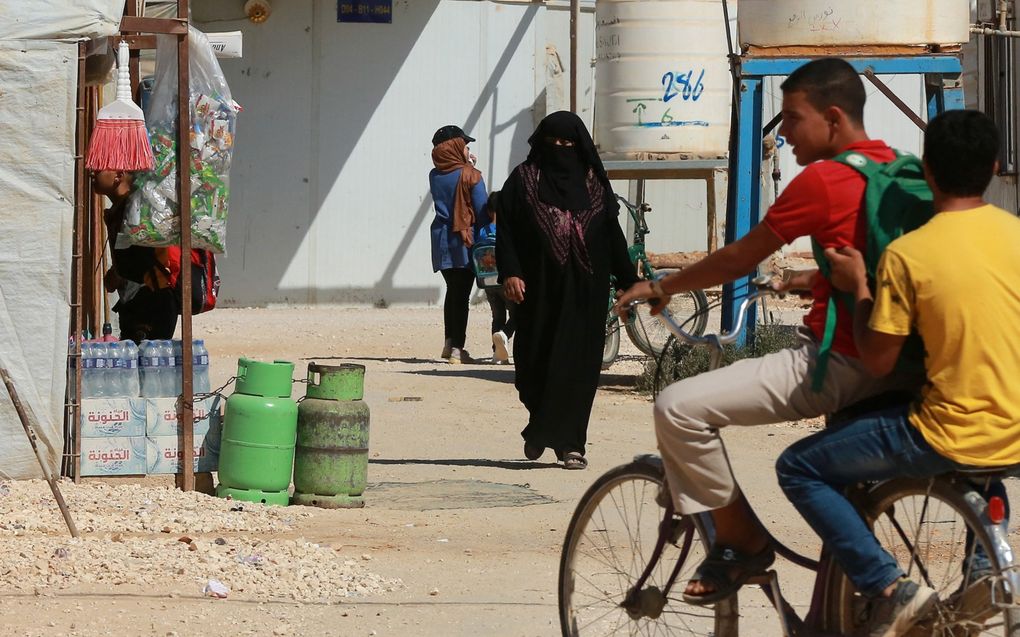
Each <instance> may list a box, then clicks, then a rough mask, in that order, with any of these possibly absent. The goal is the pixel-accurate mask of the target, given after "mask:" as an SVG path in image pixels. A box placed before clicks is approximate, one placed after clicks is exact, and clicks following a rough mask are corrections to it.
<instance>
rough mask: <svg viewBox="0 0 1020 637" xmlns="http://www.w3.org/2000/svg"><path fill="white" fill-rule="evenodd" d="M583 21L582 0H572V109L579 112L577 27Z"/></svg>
mask: <svg viewBox="0 0 1020 637" xmlns="http://www.w3.org/2000/svg"><path fill="white" fill-rule="evenodd" d="M580 21H581V0H570V111H571V112H573V113H576V112H577V66H578V64H577V28H578V23H580Z"/></svg>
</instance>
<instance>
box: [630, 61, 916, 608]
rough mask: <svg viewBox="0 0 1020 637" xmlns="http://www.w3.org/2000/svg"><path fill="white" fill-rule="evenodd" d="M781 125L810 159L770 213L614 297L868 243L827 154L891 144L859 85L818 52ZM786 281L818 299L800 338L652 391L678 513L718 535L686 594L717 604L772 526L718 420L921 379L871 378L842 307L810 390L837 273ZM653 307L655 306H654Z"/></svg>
mask: <svg viewBox="0 0 1020 637" xmlns="http://www.w3.org/2000/svg"><path fill="white" fill-rule="evenodd" d="M782 89H783V110H782V115H783V123H782V126H781V127H780V130H779V132H780V134H781V135H783V136H784V137H785V138H786V140H787V142H788V143H789V144H790V145H791V146H792V147H793V153H794V156H795V157H796V158H797V163H798V164H800V165H801V166H806V168H805V169H804V171H803V172H802V173H801V174H800V175H798V176H797V177H796V178H795V179H794V180H793V181H792V182H790V184H789V185H788V186H787V187H786V190H784V191H783V194H782V195H781V196H780V197H779V198H778V199H777V200H776V202H775V203H774V204H773V205H772V207H771V208H769V211H768V213H767V214H766V215H765V218H764V219H763V220H762V222H761V223H759V224H758V225H757V226H755V227H754V228H753V229H751V231H750V232H749V233H748V234H747V235H746V236H744V237H742V238H741V239H739V240H738V241H735V242H733V243H731V244H729V245H727V246H725V247H723V248H721V249H720V250H718V251H716V252H713V253H712V254H710V255H709V256H707V257H706V258H704V259H702V260H701V261H700V262H698V263H696V264H694V265H692V266H690V267H689V268H686V269H684V270H682V271H680V272H677V273H676V274H673V275H670V276H668V277H666V278H665V279H663V280H661V281H642V282H640V283H637V284H635V285H634V286H632V287H631V288H630V289H629V290H627V292H626V293H624V294H623V296H622V297H621V298H620V300H619V302H618V307H624V306H625V304H627V303H628V302H629V301H631V300H633V299H639V298H658V299H661V300H662V301H663V302H664V303H660V304H659V305H658V306H657V307H659V308H661V307H664V305H666V304H668V303H669V296H670V295H671V294H677V293H679V292H683V291H687V290H694V289H702V288H709V287H713V286H716V285H720V284H723V283H728V282H730V281H733V280H735V279H737V278H740V277H743V276H746V275H747V273H748V272H751V271H753V270H754V269H755V268H756V267H757V266H758V264H759V263H761V262H762V261H764V260H765V259H766V258H768V256H769V255H771V254H772V253H773V252H775V251H776V250H778V249H779V248H780V247H782V245H783V244H785V243H790V242H792V241H793V240H794V239H797V238H798V237H802V236H811V237H812V238H814V239H815V240H817V241H818V242H819V243H820V244H821V245H822V247H823V248H830V247H841V246H846V245H853V246H856V247H858V248H859V249H862V250H863V249H864V238H865V236H866V228H865V227H863V224H862V223H858V217H861V218H862V219H863V215H861V211H862V206H863V204H864V188H865V185H866V183H865V179H864V177H863V176H861V174H860V173H858V172H857V171H856V170H854V169H853V168H850V167H849V166H845V165H843V164H840V163H838V162H834V161H829V160H831V159H832V158H833V157H836V156H837V155H839V154H841V153H843V152H844V151H847V150H854V151H856V152H859V153H861V154H863V155H866V156H867V157H869V158H871V159H873V160H875V161H878V162H888V161H891V160H892V159H894V158H895V156H896V155H895V152H894V151H893V150H892V149H891V148H889V147H888V146H887V145H886V144H885V143H884V142H882V141H879V140H871V139H869V138H868V135H867V133H866V132H865V130H864V102H865V99H866V95H865V92H864V85H863V84H862V82H861V79H860V77H859V76H858V75H857V72H856V71H855V70H854V69H853V67H852V66H850V64H848V63H847V62H846V61H844V60H841V59H838V58H825V59H819V60H814V61H812V62H809V63H808V64H805V65H804V66H802V67H801V68H799V69H797V70H796V71H795V72H794V73H793V74H791V75H790V76H789V78H787V80H786V81H785V82H783V84H782ZM785 287H786V288H787V289H800V288H810V289H811V296H812V298H813V301H814V302H813V304H812V307H811V310H810V312H809V313H808V315H807V317H805V319H804V323H805V327H803V328H801V343H800V345H799V346H798V347H795V348H792V349H786V350H782V351H779V352H775V353H773V354H769V355H766V356H763V357H760V358H754V359H744V360H741V361H737V362H736V363H734V364H732V365H729V366H727V367H723V368H720V369H717V370H715V371H711V372H708V373H705V374H701V375H699V376H695V377H692V378H687V379H684V380H682V381H680V382H677V383H674V384H673V385H671V386H669V387H668V388H667V389H666V390H665V391H663V392H662V393H660V394H659V396H658V399H657V400H656V401H655V433H656V438H657V441H658V446H659V451H660V453H661V454H662V460H663V465H664V466H665V469H666V477H667V479H668V482H669V487H670V492H671V494H672V496H673V500H674V505H675V506H676V509H677V511H678V512H680V513H684V514H693V513H700V512H703V511H711V512H712V517H713V519H714V521H715V527H716V539H715V546H713V548H712V550H711V551H710V552H709V554H708V557H706V559H705V561H704V562H702V564H701V566H699V568H698V570H697V572H696V573H695V575H694V576H693V578H692V579H691V581H690V582H689V583H688V585H687V588H686V590H685V591H684V600H685V601H687V602H688V603H693V604H710V603H713V602H716V601H718V600H720V599H724V598H726V597H728V596H730V595H731V594H733V592H734V591H736V590H737V589H738V588H739V587H740V586H741V585H742V584H743V583H744V582H745V581H746V580H747V578H748V577H750V576H751V575H754V574H756V573H758V572H761V571H763V570H764V569H766V568H767V567H768V566H769V565H770V564H771V563H772V561H773V560H774V559H775V554H774V552H773V549H772V547H771V546H769V543H768V540H767V536H766V535H765V533H763V532H762V530H761V527H760V524H759V523H758V521H757V520H756V519H755V517H754V515H753V514H752V513H751V510H750V508H749V506H748V505H747V501H746V500H745V499H744V497H743V495H742V494H741V493H740V489H739V488H738V487H737V484H736V481H735V480H734V477H733V472H732V469H731V468H730V465H729V461H728V460H727V458H726V454H725V450H724V449H723V446H722V441H721V439H720V437H719V432H718V429H719V428H720V427H724V426H727V425H765V424H771V423H776V422H784V421H789V420H800V419H803V418H813V417H817V416H822V415H826V414H829V413H832V412H834V411H837V410H839V409H841V408H843V407H846V406H848V405H851V404H853V403H855V402H858V401H860V400H863V399H865V398H868V397H871V396H874V395H876V394H879V393H883V392H885V391H888V390H892V389H914V388H916V387H917V386H919V385H920V383H921V382H923V379H919V378H896V379H893V378H889V377H886V378H875V377H873V376H871V375H870V374H869V373H868V371H867V370H866V369H865V368H864V366H863V365H862V364H861V362H860V360H859V358H858V355H857V350H856V349H855V347H854V339H853V320H852V318H851V317H850V315H849V314H848V313H847V311H846V310H845V309H844V308H842V307H840V308H839V314H838V318H837V324H836V334H835V338H834V339H833V346H832V351H831V355H830V357H829V361H828V368H827V371H826V374H825V380H824V384H823V386H822V388H821V389H820V391H814V390H813V389H812V374H813V371H814V368H815V365H816V363H817V360H818V350H819V344H820V342H821V340H822V335H823V333H824V328H825V318H826V308H827V303H828V299H829V291H830V284H829V282H828V281H827V280H826V279H825V278H824V277H822V276H821V275H820V274H819V273H818V272H817V271H813V272H810V273H807V274H805V275H801V276H799V277H795V279H794V280H791V281H789V282H787V283H786V284H785ZM653 313H657V310H656V309H653Z"/></svg>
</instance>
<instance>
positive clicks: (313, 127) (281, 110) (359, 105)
mask: <svg viewBox="0 0 1020 637" xmlns="http://www.w3.org/2000/svg"><path fill="white" fill-rule="evenodd" d="M439 3H440V0H413V1H411V2H407V3H406V4H405V3H404V2H400V12H401V13H400V16H399V17H400V19H399V20H396V19H394V21H393V24H392V25H386V26H387V29H386V31H385V32H383V31H378V30H370V29H361V30H356V31H355V30H351V37H350V38H349V39H348V38H345V41H344V44H343V47H344V49H343V50H344V51H350V52H354V51H356V52H357V56H356V58H357V59H355V60H352V59H343V60H335V59H333V58H331V57H330V55H332V54H333V53H335V52H336V51H337V50H338V49H337V46H339V45H338V44H337V43H336V42H332V41H327V39H326V38H324V36H322V35H321V33H318V32H319V31H321V29H320V27H323V25H322V21H323V20H324V19H325V17H328V14H329V11H327V10H326V9H328V7H326V6H325V5H327V4H330V3H322V2H310V3H300V4H295V5H291V6H290V7H289V8H286V9H284V8H283V7H280V9H283V10H281V11H278V12H277V13H278V14H280V15H274V17H273V19H272V20H271V21H270V22H269V23H267V25H269V24H270V23H272V26H273V29H265V28H259V27H258V26H254V27H253V26H252V25H250V24H247V23H246V22H244V21H241V20H235V15H234V14H236V11H232V12H230V13H229V14H227V10H226V9H208V8H207V9H205V10H203V11H202V12H201V15H197V16H196V20H199V21H201V20H207V21H209V22H210V23H211V24H210V30H217V31H220V30H230V29H235V28H240V29H242V30H243V31H244V37H245V54H246V58H247V59H245V60H243V61H238V62H239V63H237V64H223V68H224V72H225V74H226V75H227V80H228V82H229V83H230V84H231V88H232V89H234V97H235V99H237V101H238V102H240V103H242V104H244V105H245V106H246V108H247V110H248V113H247V117H246V118H245V120H244V121H243V122H242V126H243V127H244V128H243V134H242V135H240V136H239V137H238V144H237V152H236V154H235V161H234V175H233V177H234V180H235V182H236V183H244V184H248V185H249V186H250V188H248V189H247V190H248V192H244V190H246V189H242V188H235V190H234V192H233V193H232V202H231V206H232V211H233V213H232V214H233V217H232V218H231V227H230V233H231V235H232V236H233V237H235V240H233V241H231V242H230V254H229V255H228V258H227V259H224V260H223V262H222V264H221V269H222V271H223V280H224V287H223V291H222V302H223V305H225V306H229V305H239V304H240V305H250V304H255V303H262V304H264V303H273V302H276V303H322V302H324V303H329V302H369V303H380V302H385V303H390V302H420V303H433V302H437V301H438V300H440V283H441V281H440V279H439V277H438V275H437V276H436V285H434V286H432V285H429V286H421V287H399V286H397V285H396V283H395V276H396V273H397V271H398V269H399V268H400V267H401V265H402V264H403V260H404V256H405V255H406V254H407V253H408V250H409V248H410V246H411V244H412V242H414V241H415V240H416V239H419V238H420V236H421V235H423V234H425V235H427V233H428V225H429V224H430V223H431V220H432V199H431V196H430V195H429V193H428V192H427V188H423V189H422V190H423V192H422V194H421V196H420V197H419V200H420V201H421V203H420V205H419V206H418V208H417V210H414V211H413V212H412V211H408V213H410V214H408V215H405V216H404V218H405V219H407V221H406V225H405V223H401V224H400V225H401V228H402V229H403V230H402V232H403V234H402V235H398V236H395V237H393V239H391V240H389V241H387V242H386V249H387V251H388V252H389V254H374V255H371V254H366V255H365V259H371V260H372V263H373V265H372V270H373V271H378V270H379V269H381V272H380V275H379V279H378V280H377V281H376V282H375V283H374V284H373V285H371V286H370V287H329V286H320V285H316V283H315V277H316V272H315V270H316V269H317V268H316V266H315V264H316V263H317V261H316V257H317V254H316V253H317V252H318V254H319V255H324V254H329V253H328V252H327V251H328V250H330V249H334V250H335V249H337V248H336V247H335V246H331V245H330V239H331V238H330V237H328V236H314V235H312V236H310V233H312V232H315V231H316V230H315V227H316V224H315V221H316V218H317V217H318V216H319V215H321V214H330V215H337V216H341V217H343V218H344V219H345V220H346V219H350V223H349V224H348V223H347V222H346V221H345V223H344V227H350V229H351V231H352V232H354V231H356V230H357V227H358V226H359V224H362V223H364V221H363V217H361V215H364V214H365V213H364V211H359V210H355V209H354V207H355V206H363V205H364V202H365V201H366V200H368V199H369V197H367V196H364V195H362V193H361V192H358V193H347V196H348V199H350V200H351V201H353V202H354V203H353V205H351V206H339V205H337V203H336V202H337V199H338V193H337V192H333V193H332V199H331V202H330V205H329V207H327V205H326V200H327V198H328V197H330V196H331V188H332V187H333V185H334V184H336V183H337V181H338V178H339V176H340V174H341V173H342V172H343V171H344V169H345V167H347V166H348V164H349V162H351V159H352V156H353V154H354V152H355V150H356V149H357V151H358V153H359V157H358V161H359V166H361V165H362V164H363V162H365V161H369V162H374V163H375V164H378V165H379V178H380V180H381V182H380V183H381V184H382V187H385V180H386V179H410V178H413V179H415V180H416V183H422V184H423V185H426V184H427V179H426V177H427V175H424V174H423V175H413V176H406V175H395V176H387V166H386V164H385V159H384V158H385V157H386V153H388V152H392V149H381V148H374V147H373V145H372V144H367V143H366V142H365V141H364V140H363V139H362V137H363V136H364V134H365V132H366V131H367V130H368V129H369V123H370V121H371V120H372V118H373V116H375V115H376V111H377V109H378V107H379V105H380V104H381V103H382V101H383V98H384V97H385V95H386V94H387V92H389V91H390V90H398V89H399V90H404V91H405V92H406V91H407V90H408V88H407V87H405V88H403V89H400V88H399V87H395V86H394V79H395V78H396V77H397V75H398V72H399V71H400V68H401V66H402V65H403V63H404V60H405V59H406V58H407V57H408V56H409V55H410V53H411V50H412V48H413V47H414V46H415V44H416V42H417V41H418V40H419V38H420V37H421V36H422V34H423V32H424V31H425V29H426V26H427V24H428V22H429V21H430V19H431V18H432V16H433V14H434V13H435V11H436V10H437V8H438V6H439ZM397 10H398V5H397V3H396V2H395V3H394V11H395V12H396V11H397ZM539 10H540V7H539V6H532V7H529V8H528V9H527V10H526V11H525V12H524V13H523V15H522V17H521V19H520V21H519V23H518V24H517V25H516V27H515V29H514V31H513V32H512V35H511V36H510V38H509V39H508V40H507V42H506V45H505V47H504V48H503V50H502V52H501V54H500V55H499V57H498V59H497V60H495V62H494V63H493V64H492V65H491V67H490V68H491V72H490V75H489V77H488V79H487V80H486V81H485V83H484V85H483V87H482V90H481V91H480V92H479V95H478V97H477V100H476V101H475V103H474V104H473V106H472V107H471V110H470V111H469V114H468V116H467V118H466V119H465V121H464V122H462V123H461V125H462V126H463V127H464V128H465V130H472V129H474V128H475V127H476V126H477V125H478V124H479V121H480V120H481V118H482V116H483V114H484V112H485V108H486V107H487V105H489V103H490V101H495V102H496V103H497V104H498V99H499V94H498V87H499V83H500V80H501V78H502V77H503V75H504V74H505V73H506V70H507V68H508V67H509V66H510V62H511V60H512V59H513V57H514V55H515V54H520V50H521V47H522V44H524V43H525V38H526V36H527V34H528V31H529V29H530V28H531V26H532V24H533V23H534V21H535V18H536V16H537V15H538V12H539ZM316 21H319V24H318V25H317V24H316ZM381 33H385V35H384V36H382V37H380V35H379V34H381ZM284 44H285V45H286V48H287V50H289V51H290V53H289V54H288V55H280V54H279V53H278V52H279V51H280V50H282V47H283V45H284ZM525 48H528V47H525ZM249 51H250V52H251V54H249ZM327 53H329V54H330V55H327ZM527 54H528V55H529V56H530V55H532V52H531V51H530V49H529V50H528V51H527ZM456 55H457V52H456V51H454V50H451V52H450V53H446V52H443V54H442V55H441V56H439V57H438V58H437V60H436V62H435V65H436V66H437V67H442V65H443V64H444V63H451V62H452V60H453V59H454V58H455V57H456ZM446 56H449V59H447V57H446ZM348 57H350V56H348ZM309 77H311V81H310V82H309ZM235 87H236V88H235ZM309 88H311V94H310V95H309V93H308V91H309ZM414 90H418V89H414ZM319 95H321V96H323V97H324V98H325V99H321V100H315V99H312V97H314V96H319ZM323 104H329V107H330V109H331V110H332V109H336V112H329V113H326V112H319V111H320V108H321V106H322V105H323ZM496 112H497V110H496V109H493V113H494V115H493V119H495V118H496V115H495V113H496ZM338 114H342V117H341V116H339V115H338ZM437 126H438V124H437ZM491 126H492V137H490V138H489V140H481V141H480V142H479V144H484V143H487V142H491V139H492V138H493V137H494V136H495V135H496V134H498V133H499V132H503V131H506V130H507V129H513V131H514V132H513V135H512V139H513V142H512V143H513V149H514V150H513V154H512V155H513V157H516V160H515V161H512V162H511V167H512V165H515V164H516V163H518V162H519V161H521V160H523V158H524V155H525V154H526V149H527V138H528V136H529V135H530V132H531V130H533V126H534V121H533V116H532V112H531V111H530V110H527V109H526V110H524V111H521V112H519V113H517V114H516V115H515V116H514V117H513V118H512V119H510V120H508V121H506V122H502V123H500V122H495V121H493V122H491ZM249 127H251V128H249ZM326 132H328V135H326ZM253 136H259V137H258V141H257V144H256V142H255V141H253V140H252V137H253ZM416 141H417V140H416ZM425 143H426V144H427V143H428V142H427V140H426V141H425ZM359 144H361V146H360V147H359ZM489 145H490V146H491V143H490V144H489ZM256 148H257V149H258V150H257V152H256V150H255V149H256ZM481 150H483V152H486V153H491V152H492V150H491V148H490V149H481ZM363 153H364V154H365V157H363V156H362V154H363ZM490 157H491V155H490ZM488 166H489V167H490V168H489V174H488V175H486V185H487V186H488V187H489V188H490V190H491V189H495V188H499V187H501V186H502V183H499V184H492V183H490V179H491V177H492V174H493V172H494V171H493V170H492V161H490V162H489V163H488ZM504 174H505V173H504ZM344 194H345V193H339V195H340V197H342V196H343V195H344ZM355 216H358V218H355ZM404 228H406V229H404ZM318 232H319V233H321V234H322V235H325V234H326V233H322V232H321V229H320V230H318ZM303 246H304V248H303ZM367 251H368V249H366V252H367ZM306 254H307V259H308V263H309V264H310V265H309V270H310V272H309V278H308V283H309V284H308V285H301V283H304V282H305V281H304V280H301V281H294V283H298V284H299V285H297V286H296V287H289V286H288V283H287V281H286V278H287V271H288V269H289V268H290V266H291V263H292V262H293V261H294V259H295V258H297V259H303V258H305V255H306ZM379 264H385V265H384V266H382V265H379ZM415 267H417V264H416V266H415ZM421 267H422V268H427V267H428V261H427V260H426V261H424V262H423V263H422V264H421ZM319 268H321V266H319ZM302 278H303V277H302ZM332 280H333V281H335V280H336V277H334V278H333V279H332ZM341 280H342V279H341ZM233 290H237V292H233Z"/></svg>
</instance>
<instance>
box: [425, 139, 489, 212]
mask: <svg viewBox="0 0 1020 637" xmlns="http://www.w3.org/2000/svg"><path fill="white" fill-rule="evenodd" d="M466 147H467V142H465V141H464V139H463V138H461V137H457V138H455V139H448V140H446V141H445V142H443V143H441V144H439V145H438V146H436V147H434V148H433V149H432V163H433V164H435V166H436V169H437V170H439V171H440V172H444V173H448V172H453V171H454V170H457V169H458V168H459V169H460V181H459V182H458V183H457V192H456V194H455V195H454V197H453V231H454V232H460V231H461V230H467V229H469V228H473V227H474V225H475V209H474V206H473V205H472V204H471V190H472V189H473V188H474V187H475V186H476V185H477V184H478V182H480V181H481V180H482V173H481V171H479V170H478V169H477V168H475V167H474V166H472V165H471V164H470V163H468V162H467V161H465V160H464V149H465V148H466Z"/></svg>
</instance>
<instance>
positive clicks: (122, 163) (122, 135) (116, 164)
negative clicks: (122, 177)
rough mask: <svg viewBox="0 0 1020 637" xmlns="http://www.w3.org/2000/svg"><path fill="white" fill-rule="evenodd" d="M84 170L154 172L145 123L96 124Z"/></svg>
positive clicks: (104, 121) (107, 121)
mask: <svg viewBox="0 0 1020 637" xmlns="http://www.w3.org/2000/svg"><path fill="white" fill-rule="evenodd" d="M85 166H86V167H87V168H88V169H89V170H126V171H138V170H152V169H153V167H154V166H155V160H154V159H153V156H152V146H150V145H149V133H148V131H147V130H146V129H145V122H143V121H141V120H137V119H100V120H97V121H96V128H95V131H93V133H92V139H91V141H90V142H89V152H88V157H87V158H86V160H85Z"/></svg>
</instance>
